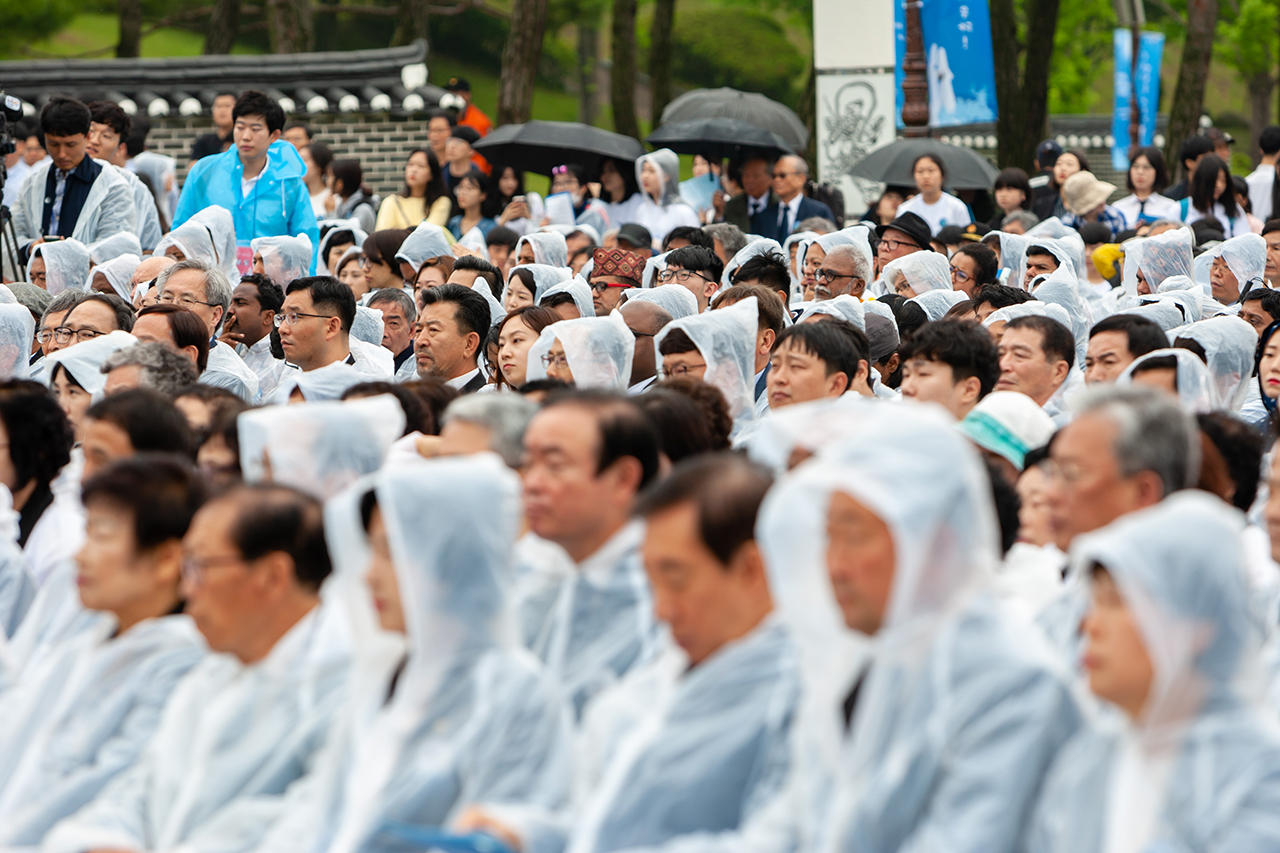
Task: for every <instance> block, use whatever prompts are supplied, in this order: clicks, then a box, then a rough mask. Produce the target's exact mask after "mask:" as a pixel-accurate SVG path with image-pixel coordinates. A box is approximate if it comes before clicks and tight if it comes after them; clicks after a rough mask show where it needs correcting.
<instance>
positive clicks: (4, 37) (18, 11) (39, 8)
mask: <svg viewBox="0 0 1280 853" xmlns="http://www.w3.org/2000/svg"><path fill="white" fill-rule="evenodd" d="M79 9H80V2H79V0H36V2H33V0H0V21H3V22H4V25H3V26H0V51H4V52H6V53H7V52H9V51H10V50H12V49H13V48H15V47H17V46H19V45H23V44H29V43H30V42H32V41H35V40H37V39H42V38H46V37H48V36H51V35H53V34H54V33H56V32H57V31H58V30H59V29H61V28H62V27H64V26H65V25H66V23H67V21H69V20H71V18H72V17H73V16H74V15H75V14H76V12H78V11H79Z"/></svg>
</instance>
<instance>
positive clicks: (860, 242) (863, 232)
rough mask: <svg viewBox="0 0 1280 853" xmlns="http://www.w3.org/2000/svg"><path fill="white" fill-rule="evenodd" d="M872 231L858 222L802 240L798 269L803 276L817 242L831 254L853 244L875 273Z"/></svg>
mask: <svg viewBox="0 0 1280 853" xmlns="http://www.w3.org/2000/svg"><path fill="white" fill-rule="evenodd" d="M870 233H871V230H870V229H869V228H868V227H867V226H866V225H863V224H861V223H858V224H856V225H850V226H849V227H848V228H843V229H841V230H839V231H833V232H831V233H830V234H823V235H822V236H821V237H817V238H815V239H812V240H807V241H805V242H802V243H801V244H800V248H799V250H797V251H796V269H797V270H799V271H800V273H801V275H802V276H803V273H804V259H805V256H806V255H808V254H809V247H810V246H812V245H813V244H815V243H816V244H818V246H820V247H821V248H822V250H823V251H824V252H826V253H827V254H831V250H832V249H834V248H835V247H836V246H853V247H854V248H855V249H857V250H858V251H859V252H861V253H862V257H863V258H864V259H865V260H866V262H867V269H869V270H871V271H872V272H873V273H874V271H875V268H876V263H875V261H876V254H875V252H873V251H871V238H870V237H869V236H867V235H869V234H870ZM949 276H950V271H949V270H948V279H947V280H948V282H950V277H949ZM867 284H870V282H867ZM947 286H948V287H950V286H951V285H950V283H948V285H947Z"/></svg>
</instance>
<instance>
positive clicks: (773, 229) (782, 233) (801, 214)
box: [751, 196, 836, 243]
mask: <svg viewBox="0 0 1280 853" xmlns="http://www.w3.org/2000/svg"><path fill="white" fill-rule="evenodd" d="M781 203H782V202H781V200H779V199H777V197H776V196H775V197H774V200H773V201H771V202H770V203H769V206H768V207H766V208H765V209H764V210H763V211H761V212H760V213H757V214H756V215H755V218H754V219H752V221H751V224H752V226H753V227H752V231H751V233H753V234H759V235H760V236H761V237H769V238H771V239H774V240H777V241H778V242H779V243H781V242H782V241H783V240H785V239H787V236H788V235H789V234H790V233H791V232H792V231H794V230H795V229H796V226H797V225H799V224H800V223H801V222H803V221H804V220H806V219H808V218H809V217H811V216H821V217H823V218H824V219H830V220H831V221H832V222H835V219H836V218H835V215H834V214H832V212H831V208H829V207H827V206H826V205H825V204H823V203H822V202H820V201H815V200H814V199H811V198H809V197H808V196H803V197H801V199H800V207H799V209H797V210H796V216H795V220H794V221H793V222H792V223H791V228H790V229H789V230H787V229H780V228H779V227H778V210H779V205H780V204H781Z"/></svg>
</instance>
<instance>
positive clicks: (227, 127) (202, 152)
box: [187, 92, 236, 169]
mask: <svg viewBox="0 0 1280 853" xmlns="http://www.w3.org/2000/svg"><path fill="white" fill-rule="evenodd" d="M235 106H236V93H235V92H219V93H218V94H217V95H215V96H214V98H213V105H212V106H211V107H210V108H209V112H210V113H211V115H212V116H213V133H206V134H203V135H202V136H197V137H196V141H195V142H194V143H192V145H191V163H190V164H188V166H187V168H188V169H190V168H191V166H194V165H195V163H196V161H197V160H199V159H201V158H202V157H212V156H214V155H215V154H221V153H222V152H223V151H226V150H227V149H228V148H229V147H231V144H232V141H231V128H232V124H233V122H234V121H235V119H233V118H232V116H231V112H232V110H234V109H235Z"/></svg>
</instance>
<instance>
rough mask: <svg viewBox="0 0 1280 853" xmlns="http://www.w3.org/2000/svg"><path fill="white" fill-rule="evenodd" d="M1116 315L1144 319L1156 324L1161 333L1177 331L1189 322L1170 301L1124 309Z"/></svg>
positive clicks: (1158, 301)
mask: <svg viewBox="0 0 1280 853" xmlns="http://www.w3.org/2000/svg"><path fill="white" fill-rule="evenodd" d="M1116 313H1117V314H1133V315H1134V316H1136V317H1143V318H1145V319H1147V320H1150V321H1151V322H1153V323H1155V324H1156V325H1157V326H1159V327H1160V329H1161V331H1165V332H1167V331H1169V330H1171V329H1176V328H1178V327H1179V326H1181V325H1183V324H1185V323H1186V322H1187V319H1186V317H1185V316H1184V314H1183V312H1182V311H1180V310H1179V309H1178V306H1177V305H1175V304H1174V303H1173V302H1171V301H1168V300H1157V301H1155V302H1145V303H1143V304H1141V305H1139V306H1137V307H1136V308H1123V309H1121V310H1119V311H1117V312H1116Z"/></svg>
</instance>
